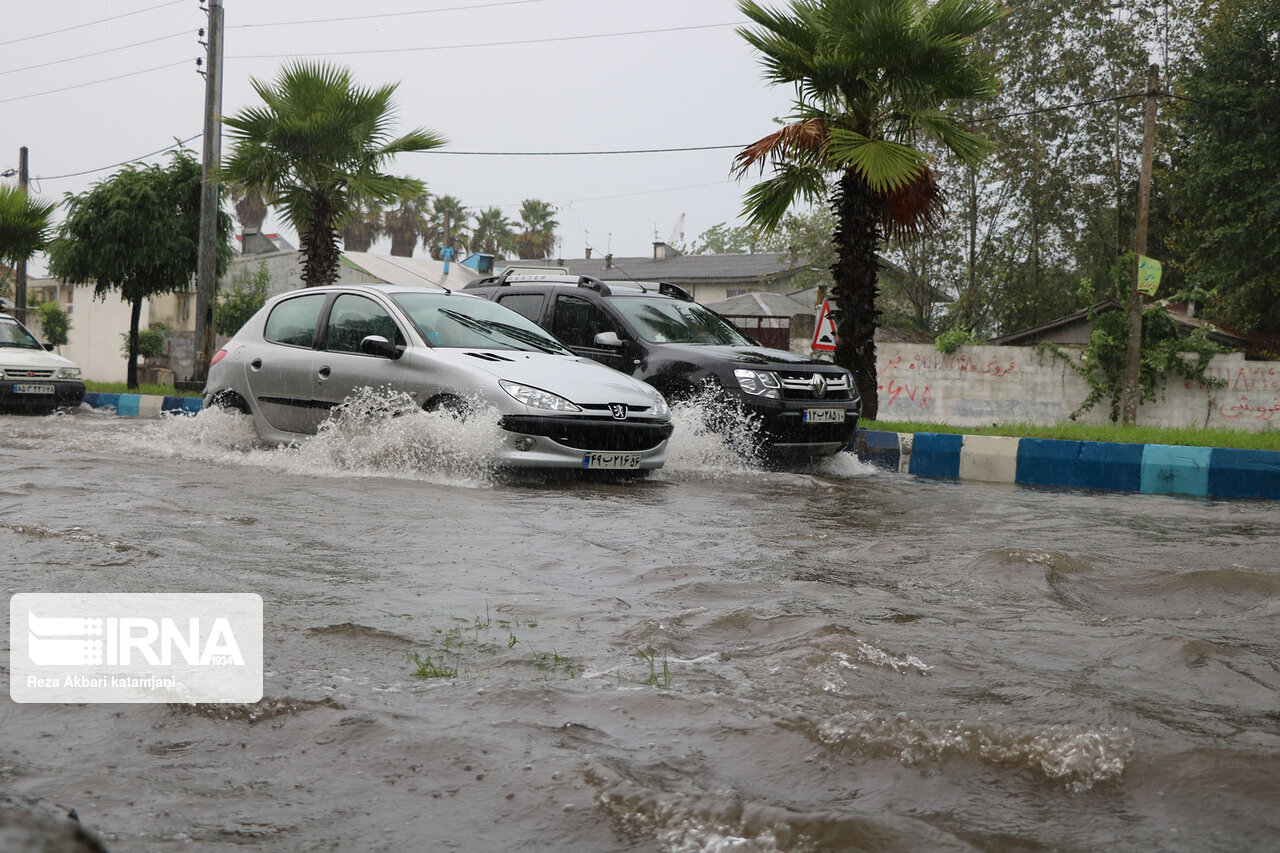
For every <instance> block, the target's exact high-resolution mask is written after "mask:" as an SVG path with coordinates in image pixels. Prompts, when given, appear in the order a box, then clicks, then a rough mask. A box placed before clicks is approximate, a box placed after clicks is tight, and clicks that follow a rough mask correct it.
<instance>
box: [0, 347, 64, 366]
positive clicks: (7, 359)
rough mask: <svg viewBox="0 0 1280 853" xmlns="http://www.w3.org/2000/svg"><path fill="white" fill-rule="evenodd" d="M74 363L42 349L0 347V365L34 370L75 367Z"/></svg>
mask: <svg viewBox="0 0 1280 853" xmlns="http://www.w3.org/2000/svg"><path fill="white" fill-rule="evenodd" d="M75 366H76V363H75V362H74V361H72V360H71V359H69V358H63V357H62V356H60V355H58V354H57V353H53V352H49V351H47V350H43V349H26V348H25V347H0V367H3V368H6V369H7V368H11V367H16V368H24V367H29V368H33V369H36V370H58V369H60V368H63V367H75Z"/></svg>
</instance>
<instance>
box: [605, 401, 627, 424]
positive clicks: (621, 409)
mask: <svg viewBox="0 0 1280 853" xmlns="http://www.w3.org/2000/svg"><path fill="white" fill-rule="evenodd" d="M609 411H610V412H612V413H613V419H614V420H615V421H625V420H626V419H627V404H626V403H610V404H609Z"/></svg>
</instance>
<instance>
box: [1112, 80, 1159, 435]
mask: <svg viewBox="0 0 1280 853" xmlns="http://www.w3.org/2000/svg"><path fill="white" fill-rule="evenodd" d="M1159 82H1160V66H1159V65H1152V66H1151V68H1150V69H1149V70H1148V72H1147V114H1146V118H1145V119H1144V120H1143V123H1142V171H1141V172H1140V173H1139V174H1138V226H1137V229H1136V230H1135V232H1134V236H1133V252H1134V257H1133V274H1132V275H1131V276H1130V278H1129V350H1128V353H1127V358H1126V359H1125V363H1124V384H1123V385H1122V386H1121V391H1120V420H1121V423H1123V424H1124V425H1125V426H1133V424H1134V422H1135V421H1136V420H1137V419H1138V403H1139V402H1140V400H1141V390H1140V389H1139V387H1138V369H1139V365H1140V364H1141V363H1142V292H1141V291H1139V290H1138V255H1145V254H1146V253H1147V221H1148V219H1149V216H1150V211H1151V161H1152V160H1154V159H1155V147H1156V95H1157V94H1158V93H1157V91H1156V90H1157V87H1158V85H1159Z"/></svg>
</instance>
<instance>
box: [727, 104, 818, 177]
mask: <svg viewBox="0 0 1280 853" xmlns="http://www.w3.org/2000/svg"><path fill="white" fill-rule="evenodd" d="M828 135H829V132H828V129H827V125H826V122H824V121H823V120H821V119H817V118H811V119H805V120H804V121H798V122H795V123H793V124H788V125H786V126H785V127H783V128H782V129H781V130H778V131H776V132H774V133H771V134H769V135H768V136H766V137H764V138H763V139H760V140H757V141H756V142H753V143H752V144H750V145H748V146H747V147H746V148H744V149H742V151H740V152H738V156H736V157H735V158H734V159H733V167H732V168H731V169H730V171H729V173H730V174H731V175H733V176H734V177H737V178H741V177H742V176H743V175H745V174H746V173H747V171H748V170H749V169H750V168H751V167H752V166H756V165H758V166H759V167H760V171H761V173H762V174H763V172H764V167H765V163H766V161H767V162H772V163H779V162H781V161H784V160H792V159H794V160H812V161H814V162H816V161H817V160H818V159H819V158H820V157H821V156H822V152H823V150H824V149H825V148H826V145H827V139H828Z"/></svg>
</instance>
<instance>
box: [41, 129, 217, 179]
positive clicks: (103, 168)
mask: <svg viewBox="0 0 1280 853" xmlns="http://www.w3.org/2000/svg"><path fill="white" fill-rule="evenodd" d="M201 135H202V134H199V133H197V134H196V135H195V136H188V137H187V138H186V139H179V140H178V141H177V142H175V143H173V144H172V145H166V146H165V147H164V148H161V149H158V150H156V151H152V152H151V153H150V154H143V155H141V156H138V157H131V158H129V159H128V160H121V161H120V162H119V163H112V164H111V165H110V166H100V167H98V168H97V169H85V170H84V171H83V172H68V173H67V174H65V175H49V176H47V177H46V176H39V178H38V179H39V180H41V181H57V180H60V179H62V178H78V177H80V176H81V175H92V174H93V173H94V172H105V171H106V170H107V169H114V168H116V167H117V166H125V165H128V164H129V163H136V162H138V161H139V160H145V159H147V158H148V157H154V156H156V155H157V154H163V153H164V152H166V151H172V150H173V149H175V148H180V147H182V146H183V145H186V144H187V143H188V142H190V141H191V140H193V139H199V138H200V137H201Z"/></svg>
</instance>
